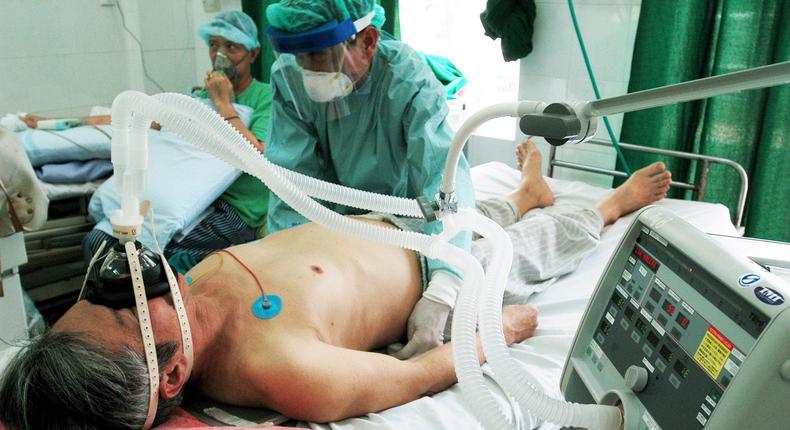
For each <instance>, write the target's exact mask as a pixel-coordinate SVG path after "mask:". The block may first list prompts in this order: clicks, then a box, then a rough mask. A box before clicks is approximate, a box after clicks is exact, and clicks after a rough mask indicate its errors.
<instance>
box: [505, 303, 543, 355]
mask: <svg viewBox="0 0 790 430" xmlns="http://www.w3.org/2000/svg"><path fill="white" fill-rule="evenodd" d="M537 328H538V308H536V307H535V306H534V305H513V306H505V307H503V308H502V331H503V332H504V334H505V341H506V342H507V344H508V346H510V345H512V344H514V343H518V342H521V341H522V340H524V339H527V338H530V337H532V336H533V335H534V334H535V330H536V329H537Z"/></svg>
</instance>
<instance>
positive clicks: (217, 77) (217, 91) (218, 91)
mask: <svg viewBox="0 0 790 430" xmlns="http://www.w3.org/2000/svg"><path fill="white" fill-rule="evenodd" d="M204 85H205V87H206V91H207V92H208V95H209V97H211V101H213V102H214V103H215V104H220V103H223V102H224V103H230V101H231V97H232V96H233V83H232V82H231V81H230V79H228V77H227V76H225V74H224V73H220V72H208V73H207V74H206V80H205V81H204Z"/></svg>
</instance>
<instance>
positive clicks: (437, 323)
mask: <svg viewBox="0 0 790 430" xmlns="http://www.w3.org/2000/svg"><path fill="white" fill-rule="evenodd" d="M449 314H450V306H449V305H447V304H444V303H440V302H437V301H434V300H433V299H430V298H428V297H425V296H423V297H422V298H421V299H420V300H419V301H418V302H417V304H416V305H415V306H414V310H413V311H412V312H411V316H409V322H408V326H407V331H406V334H407V336H408V339H409V342H408V343H407V344H406V346H404V347H402V348H399V346H400V345H397V344H394V345H390V347H389V348H388V351H389V353H390V354H391V355H393V356H394V357H395V358H398V359H401V360H406V359H407V358H410V357H413V356H415V355H417V354H421V353H423V352H425V351H427V350H429V349H432V348H435V347H437V346H439V345H441V344H442V343H444V342H443V340H444V339H443V338H444V325H445V324H446V323H447V316H448V315H449Z"/></svg>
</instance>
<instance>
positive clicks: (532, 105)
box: [440, 101, 546, 194]
mask: <svg viewBox="0 0 790 430" xmlns="http://www.w3.org/2000/svg"><path fill="white" fill-rule="evenodd" d="M545 106H546V104H545V103H543V102H532V101H522V102H511V103H498V104H495V105H491V106H487V107H485V108H483V109H481V110H479V111H477V112H475V113H474V114H472V115H471V116H470V117H469V119H467V120H466V121H464V123H463V125H461V128H459V129H458V131H457V132H456V133H455V136H453V142H452V144H451V145H450V151H449V152H448V153H447V161H446V162H445V164H444V177H443V178H442V187H441V188H440V190H441V191H442V192H443V193H445V194H451V193H453V192H454V191H455V172H456V170H457V169H458V160H460V159H461V153H462V152H463V149H464V145H466V141H467V140H468V139H469V136H471V135H472V132H474V131H475V130H477V128H478V127H480V126H481V125H482V124H483V123H485V122H486V121H488V120H491V119H494V118H501V117H508V116H510V117H520V116H522V115H526V114H528V113H531V112H538V111H542V110H543V108H544V107H545Z"/></svg>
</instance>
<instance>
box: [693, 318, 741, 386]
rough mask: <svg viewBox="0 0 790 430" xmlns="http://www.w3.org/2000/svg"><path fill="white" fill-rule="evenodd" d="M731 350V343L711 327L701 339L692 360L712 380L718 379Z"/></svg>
mask: <svg viewBox="0 0 790 430" xmlns="http://www.w3.org/2000/svg"><path fill="white" fill-rule="evenodd" d="M732 348H733V345H732V342H730V341H729V340H728V339H727V338H726V337H724V336H723V335H722V334H721V333H720V332H719V331H718V330H716V329H715V328H714V327H712V326H711V327H710V328H708V331H707V332H706V333H705V337H704V338H702V342H700V344H699V348H697V352H696V353H695V354H694V359H695V360H696V361H697V363H699V365H700V366H702V368H703V369H705V371H706V372H708V374H709V375H710V376H711V377H712V378H713V379H718V377H719V373H721V369H722V368H724V364H725V363H726V362H727V359H728V358H729V357H730V353H731V352H732Z"/></svg>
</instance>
